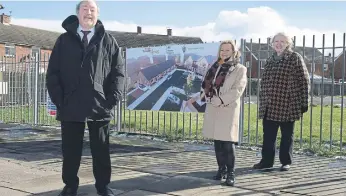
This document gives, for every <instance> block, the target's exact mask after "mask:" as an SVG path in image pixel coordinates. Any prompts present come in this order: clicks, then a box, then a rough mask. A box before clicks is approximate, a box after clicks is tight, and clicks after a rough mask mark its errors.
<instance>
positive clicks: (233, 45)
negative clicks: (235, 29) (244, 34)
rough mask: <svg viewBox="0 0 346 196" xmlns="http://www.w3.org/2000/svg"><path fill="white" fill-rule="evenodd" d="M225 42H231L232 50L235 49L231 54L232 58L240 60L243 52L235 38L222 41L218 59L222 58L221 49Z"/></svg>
mask: <svg viewBox="0 0 346 196" xmlns="http://www.w3.org/2000/svg"><path fill="white" fill-rule="evenodd" d="M224 44H231V45H232V50H233V55H232V56H231V59H230V60H234V61H239V59H240V57H241V53H240V51H239V50H238V48H237V46H236V44H235V42H234V41H233V40H225V41H222V42H221V44H220V46H219V51H218V53H217V59H219V58H220V51H221V47H222V45H224Z"/></svg>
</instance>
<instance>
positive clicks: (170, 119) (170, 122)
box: [169, 112, 172, 136]
mask: <svg viewBox="0 0 346 196" xmlns="http://www.w3.org/2000/svg"><path fill="white" fill-rule="evenodd" d="M169 136H172V112H169Z"/></svg>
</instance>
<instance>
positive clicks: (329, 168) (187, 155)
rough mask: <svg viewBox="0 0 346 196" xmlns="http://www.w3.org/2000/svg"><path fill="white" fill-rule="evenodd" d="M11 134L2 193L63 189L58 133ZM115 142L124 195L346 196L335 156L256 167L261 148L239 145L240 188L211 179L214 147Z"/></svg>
mask: <svg viewBox="0 0 346 196" xmlns="http://www.w3.org/2000/svg"><path fill="white" fill-rule="evenodd" d="M12 131H13V130H12ZM9 132H10V131H5V130H0V133H2V134H0V136H1V140H0V166H1V167H0V195H1V196H22V195H41V196H53V195H54V196H55V195H58V193H59V191H60V189H61V188H62V187H63V184H62V182H61V173H60V172H61V151H60V141H59V132H58V131H50V132H46V131H36V132H35V134H32V135H30V134H27V135H26V137H22V138H18V137H12V136H11V134H8V133H9ZM6 135H7V136H6ZM87 136H88V135H87V134H86V140H87ZM111 143H112V145H111V154H112V155H111V157H112V163H113V175H112V183H111V187H112V188H114V189H115V191H116V193H117V194H118V195H120V196H165V195H176V196H177V195H181V196H185V195H186V196H211V195H219V196H223V195H236V196H241V195H244V196H249V195H256V196H261V195H286V196H289V195H346V175H345V174H346V164H345V162H341V161H336V160H332V159H327V158H316V157H306V156H301V155H296V156H295V159H294V160H295V164H294V165H293V166H292V169H291V170H290V171H289V172H280V171H278V170H274V171H272V172H263V171H253V170H252V169H251V166H252V165H253V164H254V163H256V162H257V161H258V160H259V157H257V156H256V154H257V152H255V151H248V150H241V149H237V161H236V168H237V169H236V175H237V176H236V180H237V181H236V186H235V187H225V186H222V185H220V182H217V181H214V180H212V179H211V178H212V176H213V175H214V173H215V172H216V170H215V168H216V163H215V158H214V152H213V150H212V146H208V145H194V144H186V143H185V144H183V143H165V142H158V141H153V140H148V139H138V138H128V137H112V142H111ZM84 147H85V149H84V157H83V160H82V164H81V168H80V173H79V176H80V181H81V186H80V189H79V196H88V195H96V191H95V189H94V185H93V183H94V178H93V175H92V168H91V163H92V162H91V157H90V150H89V144H88V142H87V141H86V142H85V146H84ZM276 166H277V167H279V164H278V163H277V164H276Z"/></svg>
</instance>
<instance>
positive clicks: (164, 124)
mask: <svg viewBox="0 0 346 196" xmlns="http://www.w3.org/2000/svg"><path fill="white" fill-rule="evenodd" d="M163 136H166V112H165V111H164V112H163Z"/></svg>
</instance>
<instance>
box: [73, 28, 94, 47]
mask: <svg viewBox="0 0 346 196" xmlns="http://www.w3.org/2000/svg"><path fill="white" fill-rule="evenodd" d="M82 30H83V29H82V27H81V26H80V25H79V27H78V28H77V33H78V34H79V36H80V38H81V40H83V36H84V34H83V32H82ZM85 31H90V33H89V34H88V35H87V38H88V43H90V40H91V38H92V37H93V36H94V34H95V27H93V28H91V29H89V30H85Z"/></svg>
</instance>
